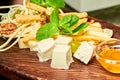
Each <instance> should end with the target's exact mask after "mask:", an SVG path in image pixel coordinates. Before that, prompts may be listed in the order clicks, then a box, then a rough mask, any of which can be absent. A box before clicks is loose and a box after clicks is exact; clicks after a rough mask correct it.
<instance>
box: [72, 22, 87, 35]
mask: <svg viewBox="0 0 120 80" xmlns="http://www.w3.org/2000/svg"><path fill="white" fill-rule="evenodd" d="M86 27H88V24H86V23H82V24H80V25H79V26H78V27H77V28H75V29H74V30H73V33H75V32H78V31H80V30H83V29H85V28H86Z"/></svg>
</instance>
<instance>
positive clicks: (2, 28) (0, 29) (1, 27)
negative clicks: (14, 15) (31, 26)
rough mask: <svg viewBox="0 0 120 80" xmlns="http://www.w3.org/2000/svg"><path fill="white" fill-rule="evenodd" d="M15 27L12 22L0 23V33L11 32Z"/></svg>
mask: <svg viewBox="0 0 120 80" xmlns="http://www.w3.org/2000/svg"><path fill="white" fill-rule="evenodd" d="M16 29H17V25H16V24H14V23H11V22H9V23H4V24H0V34H12V33H13V32H14V31H15V30H16Z"/></svg>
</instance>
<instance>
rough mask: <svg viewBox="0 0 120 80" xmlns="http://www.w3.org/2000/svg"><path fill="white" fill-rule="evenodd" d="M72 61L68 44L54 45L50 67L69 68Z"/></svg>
mask: <svg viewBox="0 0 120 80" xmlns="http://www.w3.org/2000/svg"><path fill="white" fill-rule="evenodd" d="M72 62H73V59H72V53H71V49H70V46H68V45H56V46H55V48H54V50H53V56H52V61H51V67H52V68H57V69H69V66H70V64H71V63H72Z"/></svg>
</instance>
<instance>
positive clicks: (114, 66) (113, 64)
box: [96, 40, 120, 73]
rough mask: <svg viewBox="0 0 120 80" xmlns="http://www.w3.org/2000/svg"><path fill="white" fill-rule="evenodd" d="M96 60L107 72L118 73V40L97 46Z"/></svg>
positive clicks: (119, 60) (119, 64)
mask: <svg viewBox="0 0 120 80" xmlns="http://www.w3.org/2000/svg"><path fill="white" fill-rule="evenodd" d="M96 59H97V61H98V62H99V63H100V64H101V65H102V66H103V67H104V68H105V69H106V70H107V71H109V72H112V73H120V40H114V41H113V40H112V41H107V42H103V43H101V44H99V45H98V46H97V48H96Z"/></svg>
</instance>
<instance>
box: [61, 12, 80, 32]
mask: <svg viewBox="0 0 120 80" xmlns="http://www.w3.org/2000/svg"><path fill="white" fill-rule="evenodd" d="M78 20H79V17H78V16H76V15H73V14H72V15H66V16H64V17H63V18H62V19H61V20H60V21H59V29H60V31H61V32H60V34H72V33H73V32H72V28H71V27H72V26H73V25H74V24H76V23H77V22H78Z"/></svg>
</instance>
